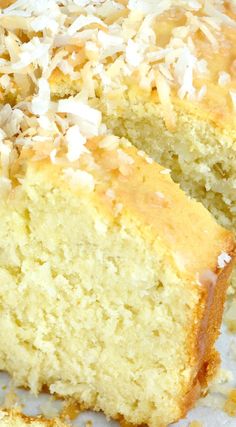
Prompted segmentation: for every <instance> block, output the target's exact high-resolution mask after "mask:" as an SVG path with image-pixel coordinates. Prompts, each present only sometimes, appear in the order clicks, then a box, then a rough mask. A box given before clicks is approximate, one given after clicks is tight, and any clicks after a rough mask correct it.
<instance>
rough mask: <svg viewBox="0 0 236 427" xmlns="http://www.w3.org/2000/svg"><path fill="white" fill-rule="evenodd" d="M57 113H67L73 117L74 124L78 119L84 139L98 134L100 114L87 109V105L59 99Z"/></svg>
mask: <svg viewBox="0 0 236 427" xmlns="http://www.w3.org/2000/svg"><path fill="white" fill-rule="evenodd" d="M58 112H59V113H69V114H72V115H73V116H74V122H75V121H76V118H77V119H78V123H74V124H78V125H79V126H80V131H81V133H82V134H83V135H84V136H86V137H91V136H96V135H98V134H99V127H100V125H101V120H102V115H101V112H100V111H98V110H95V109H94V108H91V107H89V106H88V105H87V104H85V103H83V102H81V101H78V100H77V99H76V98H68V99H60V100H59V102H58Z"/></svg>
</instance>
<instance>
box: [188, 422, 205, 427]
mask: <svg viewBox="0 0 236 427" xmlns="http://www.w3.org/2000/svg"><path fill="white" fill-rule="evenodd" d="M188 427H203V424H202V423H201V422H200V421H191V423H190V424H189V425H188Z"/></svg>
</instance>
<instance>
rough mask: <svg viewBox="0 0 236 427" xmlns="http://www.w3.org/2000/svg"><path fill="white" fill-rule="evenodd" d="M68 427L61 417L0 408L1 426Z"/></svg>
mask: <svg viewBox="0 0 236 427" xmlns="http://www.w3.org/2000/svg"><path fill="white" fill-rule="evenodd" d="M28 426H31V427H66V424H64V423H63V422H62V421H61V420H60V419H59V418H54V419H50V420H49V419H46V418H43V417H41V416H37V417H28V416H26V415H24V414H22V413H21V412H19V411H18V410H16V409H11V410H7V409H0V427H28Z"/></svg>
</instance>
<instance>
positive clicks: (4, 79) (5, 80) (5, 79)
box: [0, 74, 11, 89]
mask: <svg viewBox="0 0 236 427" xmlns="http://www.w3.org/2000/svg"><path fill="white" fill-rule="evenodd" d="M10 83H11V80H10V77H9V76H8V75H7V74H4V75H3V76H1V77H0V85H1V86H2V88H3V89H7V87H9V86H10Z"/></svg>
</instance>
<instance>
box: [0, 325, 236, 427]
mask: <svg viewBox="0 0 236 427" xmlns="http://www.w3.org/2000/svg"><path fill="white" fill-rule="evenodd" d="M233 344H235V346H236V336H234V335H229V334H228V333H227V332H226V330H225V328H223V329H222V334H221V336H220V338H219V340H218V343H217V347H218V350H219V351H220V353H221V357H222V368H223V369H226V370H230V371H231V372H232V375H233V378H232V380H231V381H229V382H227V383H226V384H222V385H218V386H215V390H216V389H217V393H216V392H215V390H214V393H211V395H210V397H209V396H208V397H207V398H205V399H202V401H201V406H198V407H197V408H195V409H193V410H192V411H190V413H189V414H188V417H187V418H186V419H184V420H181V421H179V422H178V423H176V424H173V425H172V427H187V426H188V424H189V422H190V421H193V420H196V421H201V422H202V424H203V426H204V427H236V418H232V417H229V416H228V415H227V414H226V413H225V412H223V411H222V410H219V409H217V408H216V407H215V408H214V406H218V403H219V401H221V400H222V401H224V399H225V393H224V392H225V390H230V389H231V388H233V387H235V388H236V381H235V378H236V354H235V355H234V357H235V360H233V358H232V351H231V350H230V349H231V348H232V345H233ZM235 348H236V347H235ZM6 385H7V387H8V388H9V377H8V376H7V375H6V374H4V373H0V403H2V402H3V400H4V396H5V394H6V392H7V390H8V388H7V389H6V388H5V387H4V386H6ZM16 393H17V394H18V395H19V396H20V401H21V403H23V405H24V409H23V412H24V413H25V414H27V415H36V414H41V413H44V414H45V412H46V413H47V412H48V407H51V406H53V412H54V413H51V415H52V416H53V415H54V416H55V415H56V414H57V413H58V412H59V411H60V408H61V405H62V403H61V402H60V401H57V402H53V405H52V403H50V402H51V398H50V396H49V395H47V394H43V393H41V394H40V395H39V396H38V397H36V396H33V395H32V394H31V393H30V392H28V391H25V390H17V391H16ZM210 400H211V401H210ZM214 402H215V405H214ZM209 405H210V407H209ZM87 420H92V421H93V427H118V426H119V424H118V423H116V422H114V421H107V420H106V418H105V417H104V416H103V415H102V414H101V413H99V414H95V413H93V412H84V413H82V414H80V415H79V417H78V418H77V419H76V420H75V421H74V422H73V425H75V426H77V427H84V426H85V421H87Z"/></svg>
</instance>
